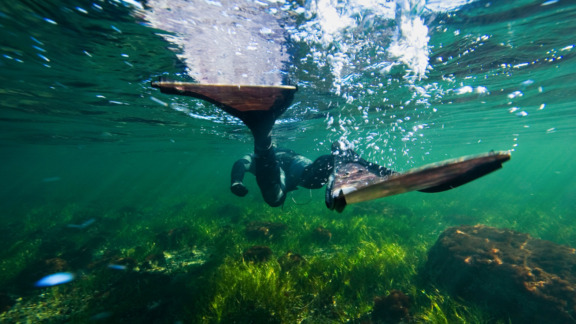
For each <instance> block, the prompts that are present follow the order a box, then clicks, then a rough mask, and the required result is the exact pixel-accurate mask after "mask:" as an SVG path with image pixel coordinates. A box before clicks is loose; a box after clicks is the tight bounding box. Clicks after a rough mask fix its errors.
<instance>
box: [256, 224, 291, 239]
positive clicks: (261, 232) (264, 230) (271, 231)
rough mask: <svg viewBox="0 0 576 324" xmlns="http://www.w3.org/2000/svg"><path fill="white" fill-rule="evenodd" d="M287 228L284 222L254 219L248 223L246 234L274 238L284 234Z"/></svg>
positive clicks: (257, 237)
mask: <svg viewBox="0 0 576 324" xmlns="http://www.w3.org/2000/svg"><path fill="white" fill-rule="evenodd" d="M287 228H288V226H286V224H282V223H272V222H258V221H253V222H250V223H248V224H247V225H246V235H247V236H248V237H249V238H252V239H262V238H265V239H272V238H274V237H279V236H281V235H282V234H284V232H285V231H286V229H287Z"/></svg>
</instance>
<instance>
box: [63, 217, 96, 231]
mask: <svg viewBox="0 0 576 324" xmlns="http://www.w3.org/2000/svg"><path fill="white" fill-rule="evenodd" d="M95 222H96V219H94V218H90V219H89V220H87V221H85V222H84V223H82V224H79V225H78V224H68V228H78V229H85V228H86V227H88V226H90V225H92V224H94V223H95Z"/></svg>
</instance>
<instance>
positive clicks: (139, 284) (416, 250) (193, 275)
mask: <svg viewBox="0 0 576 324" xmlns="http://www.w3.org/2000/svg"><path fill="white" fill-rule="evenodd" d="M430 204H432V203H430ZM165 206H167V207H165V208H162V209H161V210H147V209H146V208H138V207H123V208H119V209H115V210H111V211H108V212H106V213H101V212H100V211H99V210H98V209H96V208H95V209H93V210H89V209H87V208H80V207H78V206H76V205H67V206H45V207H43V208H38V209H35V210H30V211H29V212H28V215H27V217H23V218H20V219H19V220H14V221H13V223H12V224H10V226H8V227H7V228H6V229H5V230H4V231H5V233H4V234H5V235H4V236H5V237H6V239H7V240H8V241H9V242H13V243H12V244H11V245H10V246H7V248H6V249H5V250H4V251H3V252H2V261H1V268H2V272H1V278H0V280H1V281H0V282H1V287H3V289H2V291H1V293H2V295H1V296H0V300H1V303H2V304H1V305H0V306H1V309H0V311H1V312H2V313H1V314H0V321H1V322H3V323H27V322H34V323H37V322H41V323H62V322H67V323H86V322H106V323H116V322H118V323H119V322H122V323H343V322H352V323H508V322H509V319H508V318H507V317H506V316H500V317H495V315H494V314H491V313H490V312H489V311H487V310H485V309H482V308H481V307H480V306H478V305H474V304H470V303H467V302H466V301H463V300H457V299H454V298H451V297H450V296H448V295H447V294H445V293H443V292H442V290H441V289H438V287H435V286H434V285H433V284H431V283H430V282H428V281H427V280H426V278H424V276H423V275H422V272H421V270H422V268H423V266H424V264H425V262H426V258H427V251H428V249H429V248H430V247H431V246H432V245H433V244H434V243H435V241H436V239H437V238H438V235H439V234H440V233H441V232H442V231H443V230H444V229H445V228H446V227H448V226H452V225H459V224H460V223H482V222H488V223H494V220H496V219H497V217H496V216H497V215H491V214H488V213H483V212H481V211H477V212H476V214H475V216H474V215H471V216H454V215H453V216H451V220H449V219H447V218H446V217H445V216H444V215H442V214H441V212H439V211H434V208H432V206H428V205H426V203H424V205H422V206H420V208H421V209H422V210H428V212H426V213H422V214H417V213H418V209H416V208H407V207H403V205H401V204H399V203H398V202H397V201H396V202H395V201H394V200H392V202H390V201H388V200H378V201H375V202H370V203H366V204H358V205H355V206H353V207H351V208H349V209H347V210H346V212H345V213H343V214H337V213H332V212H329V211H327V210H325V209H324V208H323V206H321V205H320V204H317V205H314V204H309V205H304V206H300V205H296V204H292V203H287V205H286V206H285V207H284V208H283V210H279V209H273V208H268V207H266V206H263V205H262V204H259V203H257V202H255V201H253V202H252V203H251V204H234V203H224V204H223V203H222V202H221V201H216V200H210V199H202V200H201V201H200V199H198V201H190V200H189V201H188V202H186V203H182V202H174V203H173V204H170V203H166V204H165ZM40 216H41V217H40ZM532 216H534V217H536V215H532ZM532 219H534V218H532ZM54 220H58V221H54ZM512 221H513V220H512ZM82 224H85V225H86V224H87V225H86V226H82ZM70 225H72V226H70ZM502 225H504V226H505V225H508V226H510V227H513V225H514V224H512V223H510V224H502ZM516 225H518V224H516ZM556 228H557V227H556ZM57 272H72V273H74V274H76V278H75V280H73V281H72V282H70V283H66V284H62V285H58V286H53V287H47V288H35V287H34V286H33V285H34V282H36V281H37V280H38V279H40V278H42V277H43V276H45V275H48V274H51V273H57ZM387 296H396V297H397V298H396V299H394V298H395V297H387ZM382 301H384V303H383V304H382ZM379 302H380V305H378V303H379ZM375 303H376V306H375ZM383 305H384V306H383ZM375 307H376V309H375ZM382 307H384V310H382ZM386 307H388V308H390V309H389V310H386V309H387V308H386ZM382 314H384V316H382Z"/></svg>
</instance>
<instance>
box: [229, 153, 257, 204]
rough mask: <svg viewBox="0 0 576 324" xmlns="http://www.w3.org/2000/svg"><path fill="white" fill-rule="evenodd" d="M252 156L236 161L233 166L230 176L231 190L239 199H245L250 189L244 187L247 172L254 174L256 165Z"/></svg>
mask: <svg viewBox="0 0 576 324" xmlns="http://www.w3.org/2000/svg"><path fill="white" fill-rule="evenodd" d="M252 160H253V157H252V155H246V156H244V157H242V158H241V159H239V160H238V161H236V162H235V163H234V165H233V166H232V172H231V175H230V179H231V181H230V190H231V191H232V193H233V194H235V195H236V196H238V197H244V196H246V194H247V193H248V189H247V188H246V187H245V186H244V182H243V181H244V174H245V173H246V172H252V173H254V163H252Z"/></svg>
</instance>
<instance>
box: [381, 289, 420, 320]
mask: <svg viewBox="0 0 576 324" xmlns="http://www.w3.org/2000/svg"><path fill="white" fill-rule="evenodd" d="M410 321H411V319H410V297H408V296H406V295H405V294H404V293H403V292H401V291H400V290H392V291H391V292H390V293H389V294H388V295H387V296H377V297H376V298H374V308H373V309H372V322H373V323H409V322H410Z"/></svg>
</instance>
